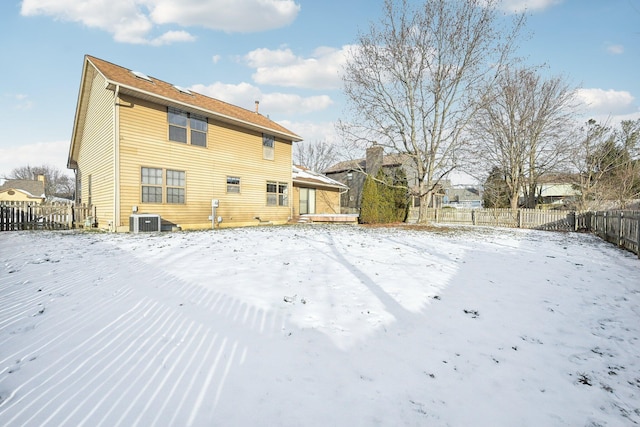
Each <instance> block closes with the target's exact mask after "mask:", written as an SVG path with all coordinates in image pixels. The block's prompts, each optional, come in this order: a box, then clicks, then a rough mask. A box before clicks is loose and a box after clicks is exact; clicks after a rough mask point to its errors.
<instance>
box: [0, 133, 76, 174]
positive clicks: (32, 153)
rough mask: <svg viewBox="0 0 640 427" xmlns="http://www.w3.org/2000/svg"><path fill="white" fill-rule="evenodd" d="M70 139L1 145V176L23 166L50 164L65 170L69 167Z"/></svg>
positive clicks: (69, 172)
mask: <svg viewBox="0 0 640 427" xmlns="http://www.w3.org/2000/svg"><path fill="white" fill-rule="evenodd" d="M68 153H69V141H52V142H37V143H34V144H26V145H16V146H11V147H0V178H2V177H5V176H7V175H8V174H9V173H10V172H11V171H12V170H13V169H15V168H19V167H21V166H41V165H49V166H52V167H55V168H57V169H59V170H61V171H63V172H68V174H71V171H69V170H68V169H67V156H68Z"/></svg>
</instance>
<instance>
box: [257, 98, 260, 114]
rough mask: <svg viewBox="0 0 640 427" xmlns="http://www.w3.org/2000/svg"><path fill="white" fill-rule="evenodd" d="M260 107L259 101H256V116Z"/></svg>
mask: <svg viewBox="0 0 640 427" xmlns="http://www.w3.org/2000/svg"><path fill="white" fill-rule="evenodd" d="M259 106H260V101H256V114H258V107H259Z"/></svg>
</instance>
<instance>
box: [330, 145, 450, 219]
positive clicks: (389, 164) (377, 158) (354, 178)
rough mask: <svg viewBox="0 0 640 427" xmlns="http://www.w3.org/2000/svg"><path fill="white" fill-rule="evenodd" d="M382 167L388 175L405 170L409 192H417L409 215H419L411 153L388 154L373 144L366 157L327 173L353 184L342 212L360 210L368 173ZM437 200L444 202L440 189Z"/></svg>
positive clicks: (343, 197) (350, 185)
mask: <svg viewBox="0 0 640 427" xmlns="http://www.w3.org/2000/svg"><path fill="white" fill-rule="evenodd" d="M380 168H382V169H383V170H385V172H387V174H388V175H391V174H392V173H393V172H394V171H398V170H402V171H403V172H404V175H405V177H406V179H407V187H408V188H409V192H410V193H412V194H414V197H412V199H411V204H410V208H409V217H410V218H413V217H415V216H417V210H416V209H413V208H416V207H418V206H420V198H419V197H418V196H417V192H418V191H417V186H418V175H417V171H416V168H415V165H414V164H413V161H412V160H411V157H410V156H409V155H408V154H388V155H385V154H384V149H383V147H382V146H380V145H373V146H372V147H369V148H367V150H366V157H365V158H364V159H357V160H349V161H344V162H340V163H337V164H335V165H333V166H331V167H330V168H328V169H327V170H325V171H323V173H324V174H325V175H326V176H327V177H329V178H331V179H334V180H336V181H338V182H341V183H343V184H345V185H347V186H348V187H349V189H348V191H345V192H343V193H342V196H341V206H342V212H343V213H349V214H354V213H358V212H360V206H361V203H362V189H363V188H364V181H365V179H366V178H367V175H373V176H375V175H376V174H377V173H378V170H379V169H380ZM434 203H435V205H436V206H440V204H441V203H442V195H441V194H440V191H439V190H438V191H437V193H436V194H434Z"/></svg>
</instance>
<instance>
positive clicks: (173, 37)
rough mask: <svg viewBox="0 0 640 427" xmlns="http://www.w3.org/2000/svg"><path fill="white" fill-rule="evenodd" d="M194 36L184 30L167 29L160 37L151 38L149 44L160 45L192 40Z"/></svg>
mask: <svg viewBox="0 0 640 427" xmlns="http://www.w3.org/2000/svg"><path fill="white" fill-rule="evenodd" d="M195 39H196V38H195V37H194V36H192V35H191V34H189V33H187V32H186V31H167V32H166V33H164V34H163V35H161V36H160V37H156V38H155V39H153V40H151V42H150V44H152V45H154V46H162V45H165V44H171V43H174V42H192V41H194V40H195Z"/></svg>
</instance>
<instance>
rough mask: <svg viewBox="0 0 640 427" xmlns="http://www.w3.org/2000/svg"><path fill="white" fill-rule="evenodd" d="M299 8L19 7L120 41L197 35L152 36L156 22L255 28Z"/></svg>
mask: <svg viewBox="0 0 640 427" xmlns="http://www.w3.org/2000/svg"><path fill="white" fill-rule="evenodd" d="M231 3H232V4H231ZM299 11H300V6H299V5H297V4H296V3H295V1H294V0H234V1H233V2H230V1H229V0H208V1H202V0H128V1H123V0H119V1H118V0H23V2H22V8H21V14H22V15H23V16H35V15H46V16H51V17H53V18H55V19H60V20H64V21H72V22H79V23H81V24H83V25H86V26H87V27H90V28H99V29H101V30H104V31H108V32H109V33H111V34H113V38H114V40H116V41H119V42H122V43H133V44H150V45H163V44H168V43H173V42H189V41H193V40H194V39H195V37H194V36H193V35H191V34H190V33H188V32H187V31H166V32H164V33H163V34H162V35H160V36H158V37H153V36H152V35H151V34H152V33H153V32H154V31H156V32H157V31H158V26H160V25H179V26H182V27H190V26H200V27H205V28H209V29H213V30H221V31H227V32H258V31H264V30H269V29H273V28H279V27H283V26H286V25H288V24H290V23H291V22H293V20H294V19H295V18H296V16H297V14H298V12H299Z"/></svg>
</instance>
